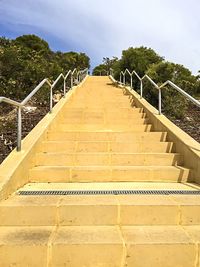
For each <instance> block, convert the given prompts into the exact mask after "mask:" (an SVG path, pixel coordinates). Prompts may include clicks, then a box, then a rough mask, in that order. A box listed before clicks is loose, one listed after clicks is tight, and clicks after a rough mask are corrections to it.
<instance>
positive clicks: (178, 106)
mask: <svg viewBox="0 0 200 267" xmlns="http://www.w3.org/2000/svg"><path fill="white" fill-rule="evenodd" d="M106 59H107V61H108V62H109V58H106ZM104 61H105V58H103V63H104ZM103 67H104V68H105V63H104V64H101V65H99V66H97V67H96V68H95V69H94V73H95V71H96V70H99V69H101V68H103ZM111 68H112V69H113V70H114V77H115V78H116V79H118V80H119V76H120V72H121V71H124V70H125V69H128V70H129V71H133V70H135V71H136V72H137V73H138V74H139V76H140V77H142V76H143V75H144V74H148V75H149V76H150V77H151V78H152V79H153V80H154V81H155V82H156V83H157V84H162V83H164V82H166V81H167V80H171V81H172V82H174V83H175V84H177V85H178V86H179V87H181V88H182V89H183V90H185V91H186V92H188V93H189V94H191V95H196V94H200V75H198V76H194V75H192V73H191V71H190V70H189V69H187V68H185V67H184V66H183V65H180V64H175V63H172V62H167V61H165V60H164V58H163V57H162V56H160V55H159V54H158V53H156V52H155V51H154V50H153V49H151V48H147V47H143V46H141V47H136V48H133V47H130V48H128V49H127V50H123V51H122V56H121V59H119V60H115V61H114V62H113V64H112V65H111ZM126 80H127V82H130V77H129V76H128V75H127V78H126ZM139 84H140V81H139V80H138V79H137V78H136V77H135V79H133V87H134V89H135V90H139ZM144 96H145V98H146V99H147V100H148V101H150V103H152V104H153V105H154V106H155V107H157V105H158V91H157V90H156V89H155V88H153V87H152V85H151V84H150V83H149V82H148V81H146V80H145V82H144ZM162 101H163V103H162V105H163V108H164V111H165V112H166V113H168V114H169V115H170V116H175V117H177V118H180V117H182V116H183V115H184V111H185V110H186V108H187V105H188V103H187V101H186V100H185V98H184V97H183V96H181V95H180V93H178V92H176V93H175V91H174V89H172V88H169V87H168V88H164V89H163V90H162Z"/></svg>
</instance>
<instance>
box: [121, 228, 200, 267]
mask: <svg viewBox="0 0 200 267" xmlns="http://www.w3.org/2000/svg"><path fill="white" fill-rule="evenodd" d="M199 230H200V229H199V227H198V228H195V227H194V228H193V227H184V229H183V228H182V227H180V226H167V227H166V226H143V227H138V226H135V227H134V226H133V227H131V226H129V227H122V235H123V238H124V242H125V244H126V247H127V251H126V260H125V262H126V264H125V266H134V267H141V266H142V267H149V266H154V267H160V266H164V267H173V266H177V267H178V266H181V267H189V266H191V267H195V266H196V259H197V254H198V253H199V248H196V242H197V240H199V238H200V235H199ZM194 236H195V237H196V239H197V240H195V241H194ZM141 255H142V257H141Z"/></svg>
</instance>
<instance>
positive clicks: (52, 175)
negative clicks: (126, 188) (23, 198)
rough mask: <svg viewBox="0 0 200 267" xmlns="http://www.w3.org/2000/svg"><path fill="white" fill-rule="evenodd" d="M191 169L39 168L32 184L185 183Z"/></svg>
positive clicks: (146, 167) (169, 167)
mask: <svg viewBox="0 0 200 267" xmlns="http://www.w3.org/2000/svg"><path fill="white" fill-rule="evenodd" d="M190 172H191V170H190V169H187V168H184V167H180V166H112V167H111V166H107V167H106V166H102V167H101V166H97V167H94V166H82V167H76V166H68V167H62V166H39V167H34V168H32V169H30V171H29V180H30V181H31V182H58V183H59V182H112V181H115V182H116V181H117V182H123V181H124V182H137V181H149V182H150V181H157V182H185V181H187V179H189V178H190Z"/></svg>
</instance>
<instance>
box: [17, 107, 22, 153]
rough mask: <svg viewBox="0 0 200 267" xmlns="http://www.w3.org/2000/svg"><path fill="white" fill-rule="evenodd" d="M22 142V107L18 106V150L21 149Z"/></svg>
mask: <svg viewBox="0 0 200 267" xmlns="http://www.w3.org/2000/svg"><path fill="white" fill-rule="evenodd" d="M21 143H22V108H21V107H18V115H17V151H18V152H19V151H21Z"/></svg>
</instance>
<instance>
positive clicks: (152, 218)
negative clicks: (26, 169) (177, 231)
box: [0, 183, 200, 226]
mask: <svg viewBox="0 0 200 267" xmlns="http://www.w3.org/2000/svg"><path fill="white" fill-rule="evenodd" d="M113 189H115V190H119V189H120V190H141V189H142V190H146V191H149V190H152V189H153V190H157V191H158V190H162V191H165V190H171V191H177V190H185V191H188V193H189V192H190V191H194V190H199V187H197V189H194V185H190V184H186V185H183V184H174V183H169V184H163V183H160V184H159V183H158V184H155V183H154V184H153V185H149V183H146V184H144V183H137V184H136V185H135V183H118V184H117V186H116V185H115V183H109V184H108V185H105V184H103V183H99V184H94V183H92V184H91V185H88V184H86V185H83V184H82V183H80V184H77V183H76V184H67V183H65V184H57V183H51V184H41V183H39V184H28V185H26V186H25V187H23V188H21V189H20V190H19V192H20V191H31V192H36V191H38V190H39V191H41V192H42V191H44V192H45V191H52V192H53V191H55V190H58V191H63V190H64V191H67V190H69V191H84V190H97V191H99V190H113ZM199 211H200V195H192V194H191V195H189V194H188V195H181V194H180V195H177V194H174V195H170V196H168V195H162V194H161V195H154V194H153V193H152V194H149V195H148V194H147V195H144V194H136V195H75V194H74V195H65V196H62V195H57V194H56V195H41V196H40V195H39V196H38V195H25V196H24V195H14V196H12V197H11V198H10V199H8V200H5V201H3V202H1V204H0V226H54V225H62V226H81V225H122V226H123V225H130V226H131V225H132V226H133V225H197V224H199V223H200V212H199Z"/></svg>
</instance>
